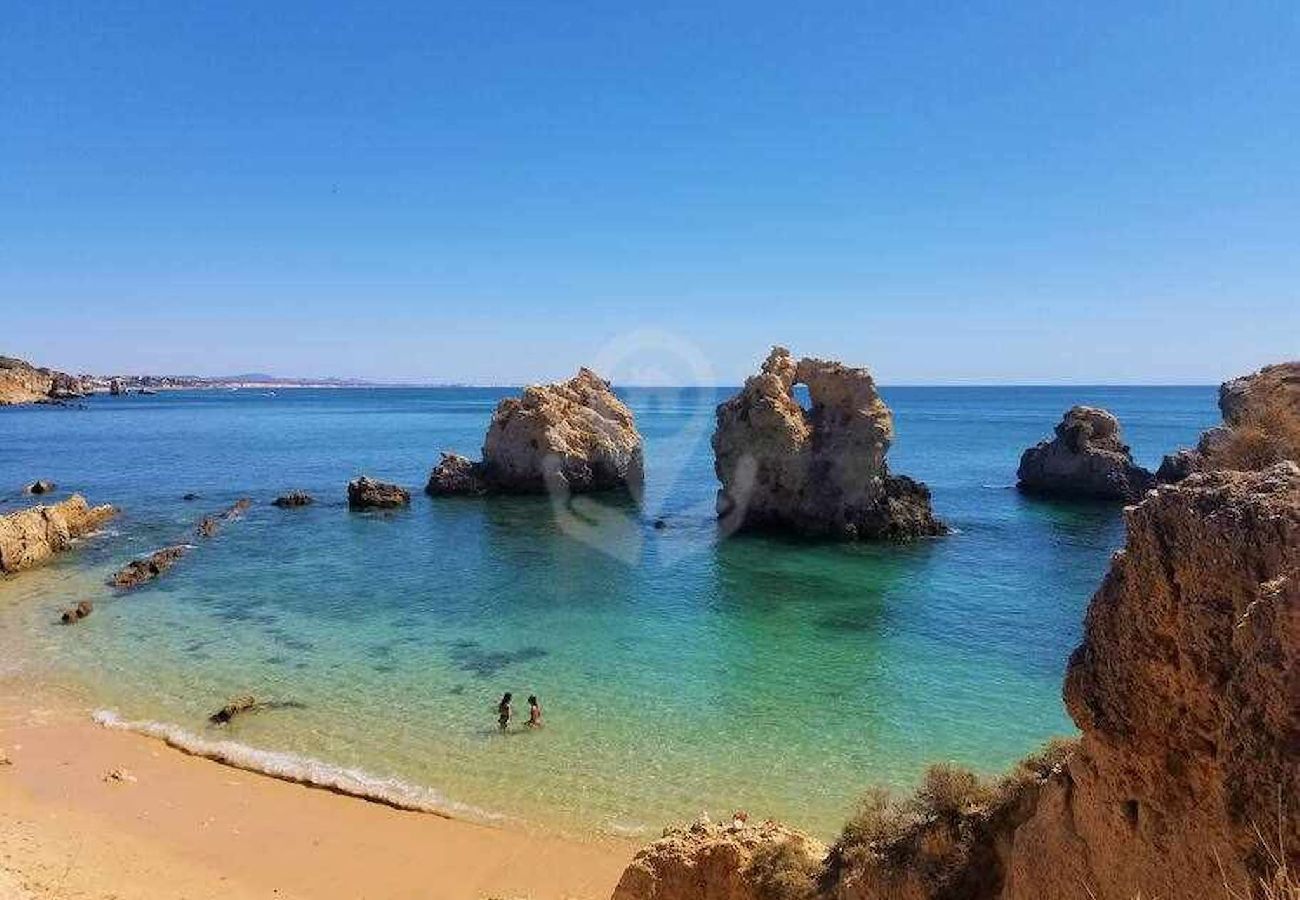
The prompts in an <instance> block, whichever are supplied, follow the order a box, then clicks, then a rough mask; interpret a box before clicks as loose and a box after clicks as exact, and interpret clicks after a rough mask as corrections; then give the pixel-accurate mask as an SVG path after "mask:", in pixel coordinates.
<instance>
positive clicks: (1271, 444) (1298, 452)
mask: <svg viewBox="0 0 1300 900" xmlns="http://www.w3.org/2000/svg"><path fill="white" fill-rule="evenodd" d="M1286 459H1294V460H1300V418H1297V417H1296V415H1295V414H1294V413H1293V412H1292V411H1291V410H1290V409H1289V408H1288V407H1286V406H1285V405H1283V404H1282V403H1281V402H1274V403H1270V404H1268V405H1265V406H1262V407H1260V408H1259V409H1256V410H1254V411H1252V412H1251V413H1250V415H1249V416H1247V417H1246V419H1245V420H1244V421H1242V422H1241V423H1240V424H1238V425H1237V426H1235V427H1233V428H1230V429H1228V432H1227V434H1226V435H1224V437H1223V438H1222V439H1221V440H1218V441H1215V442H1214V444H1213V445H1212V446H1210V447H1209V448H1208V451H1207V453H1206V462H1207V464H1208V467H1209V468H1211V469H1235V470H1238V471H1248V472H1254V471H1259V470H1260V469H1267V468H1268V467H1269V466H1271V465H1273V464H1274V463H1278V462H1281V461H1283V460H1286Z"/></svg>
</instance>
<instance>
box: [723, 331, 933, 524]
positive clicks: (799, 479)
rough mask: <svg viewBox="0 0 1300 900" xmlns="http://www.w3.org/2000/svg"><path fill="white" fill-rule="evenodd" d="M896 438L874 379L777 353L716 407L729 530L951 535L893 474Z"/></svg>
mask: <svg viewBox="0 0 1300 900" xmlns="http://www.w3.org/2000/svg"><path fill="white" fill-rule="evenodd" d="M799 384H802V385H806V386H807V388H808V394H809V396H810V398H811V408H809V409H807V410H805V409H804V408H803V407H802V406H801V405H800V404H799V402H798V401H797V400H796V399H795V397H794V387H795V385H799ZM893 438H894V422H893V416H892V415H891V414H890V411H889V407H887V406H886V405H885V402H884V400H882V399H881V397H880V395H879V393H878V392H877V390H876V384H875V380H874V379H873V378H872V377H871V373H870V372H868V371H867V370H866V369H860V368H850V367H848V366H845V365H843V364H841V363H838V362H830V361H826V360H820V359H809V358H805V359H800V360H795V359H794V358H793V357H792V356H791V355H790V352H789V351H788V350H786V349H785V348H784V347H776V348H773V350H772V352H771V354H770V355H769V356H768V358H767V360H766V361H765V362H764V363H763V367H762V370H761V371H760V372H759V374H757V375H755V376H752V377H751V378H749V379H747V380H746V382H745V386H744V388H742V390H741V391H740V393H739V394H737V395H736V396H734V397H732V398H731V399H730V400H727V401H726V402H724V403H722V404H720V405H719V406H718V408H717V428H716V430H715V432H714V434H713V452H714V470H715V472H716V473H717V477H718V481H719V482H721V484H722V487H721V489H720V490H719V491H718V514H719V517H720V518H721V519H722V520H723V522H724V527H727V528H728V529H729V530H747V529H750V530H760V529H766V530H775V531H789V532H793V533H797V534H806V535H813V536H821V537H832V538H839V539H848V540H859V539H861V540H878V539H886V540H907V539H910V538H917V537H926V536H933V535H940V534H945V533H946V532H947V528H946V527H945V526H944V525H943V523H942V522H940V521H939V520H938V519H937V518H935V516H934V511H933V510H932V508H931V505H930V491H929V489H928V488H927V487H926V486H925V485H924V484H922V483H921V482H919V481H915V480H913V479H911V478H907V477H905V476H897V475H891V474H890V472H889V468H888V465H887V463H886V461H885V455H886V453H887V452H888V451H889V446H890V444H891V443H892V441H893Z"/></svg>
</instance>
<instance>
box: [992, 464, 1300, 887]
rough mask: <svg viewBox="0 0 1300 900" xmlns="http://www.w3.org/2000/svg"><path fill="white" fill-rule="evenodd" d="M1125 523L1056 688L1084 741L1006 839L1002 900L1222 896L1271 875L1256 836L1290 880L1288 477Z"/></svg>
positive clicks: (1292, 529) (1278, 474)
mask: <svg viewBox="0 0 1300 900" xmlns="http://www.w3.org/2000/svg"><path fill="white" fill-rule="evenodd" d="M1125 515H1126V519H1127V524H1128V539H1127V542H1126V544H1125V547H1124V549H1123V550H1122V551H1121V552H1120V553H1118V554H1116V556H1115V557H1114V559H1113V560H1112V563H1111V569H1110V573H1109V574H1108V575H1107V576H1106V579H1105V581H1104V582H1103V583H1102V586H1101V589H1100V590H1099V591H1098V592H1097V594H1096V595H1095V596H1094V597H1093V599H1092V603H1091V604H1090V605H1089V608H1088V616H1087V621H1086V624H1085V629H1084V639H1083V643H1082V645H1081V646H1080V647H1079V648H1078V649H1077V650H1075V652H1074V654H1073V655H1072V656H1071V658H1070V664H1069V668H1068V670H1067V673H1066V679H1065V701H1066V706H1067V708H1068V709H1069V712H1070V715H1071V717H1073V719H1074V721H1075V723H1076V724H1077V725H1078V726H1079V728H1080V730H1081V731H1082V732H1083V737H1082V741H1081V743H1080V747H1079V750H1078V752H1077V753H1076V754H1075V755H1074V756H1073V757H1072V758H1071V760H1070V764H1069V767H1068V771H1067V773H1066V774H1065V775H1064V776H1062V777H1061V778H1059V779H1057V781H1056V782H1055V783H1054V784H1052V785H1051V786H1050V788H1049V789H1048V790H1047V791H1046V792H1045V795H1044V799H1043V800H1042V801H1041V802H1040V803H1039V806H1038V811H1037V813H1036V815H1035V817H1034V818H1033V819H1032V820H1030V821H1029V822H1028V823H1027V824H1025V825H1024V826H1022V827H1021V828H1020V829H1019V830H1018V831H1017V832H1016V835H1015V840H1014V847H1013V849H1012V852H1011V864H1010V867H1009V876H1008V883H1007V889H1006V893H1005V895H1004V896H1005V897H1006V898H1007V900H1029V898H1037V897H1059V898H1062V900H1085V898H1087V897H1090V896H1096V897H1134V896H1137V895H1139V894H1141V895H1142V896H1144V897H1155V896H1161V897H1208V896H1221V895H1223V893H1224V888H1223V885H1224V884H1225V883H1227V884H1229V885H1231V886H1233V887H1234V888H1235V889H1237V890H1243V889H1244V888H1245V887H1246V885H1252V886H1253V885H1254V884H1255V883H1256V879H1257V878H1259V877H1263V876H1267V875H1271V874H1272V871H1273V868H1275V867H1274V866H1273V865H1272V864H1270V862H1269V860H1268V859H1267V854H1266V852H1265V849H1264V847H1262V846H1261V843H1260V841H1261V835H1263V836H1264V838H1265V839H1268V840H1270V841H1271V842H1272V843H1273V845H1274V849H1275V850H1276V846H1277V843H1278V842H1279V841H1280V842H1281V846H1282V847H1284V848H1285V851H1284V852H1285V855H1286V856H1287V858H1288V861H1289V863H1290V868H1291V871H1293V872H1294V871H1296V869H1297V866H1300V810H1298V809H1297V807H1296V805H1295V804H1296V798H1297V797H1298V796H1300V771H1298V770H1297V766H1296V760H1297V752H1298V751H1300V745H1297V735H1300V467H1297V466H1296V465H1295V464H1294V463H1290V462H1286V463H1280V464H1278V465H1275V466H1273V467H1272V468H1270V469H1267V470H1265V471H1262V472H1251V473H1242V472H1211V473H1206V474H1198V475H1193V476H1191V477H1190V478H1188V479H1187V480H1186V481H1184V482H1183V483H1182V484H1180V485H1177V486H1172V487H1163V488H1161V489H1159V490H1158V491H1157V492H1156V493H1155V494H1153V495H1151V496H1150V497H1149V498H1148V499H1147V500H1146V502H1144V503H1142V504H1141V505H1140V506H1137V507H1134V508H1132V509H1130V510H1127V511H1126V514H1125ZM1279 804H1282V806H1281V807H1280V806H1279ZM1257 829H1258V830H1257ZM1279 832H1280V833H1279Z"/></svg>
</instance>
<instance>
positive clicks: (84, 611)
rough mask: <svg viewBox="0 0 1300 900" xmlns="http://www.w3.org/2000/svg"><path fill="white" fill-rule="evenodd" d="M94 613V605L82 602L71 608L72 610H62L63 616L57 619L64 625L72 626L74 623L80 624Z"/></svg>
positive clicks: (87, 601)
mask: <svg viewBox="0 0 1300 900" xmlns="http://www.w3.org/2000/svg"><path fill="white" fill-rule="evenodd" d="M94 611H95V604H93V603H91V602H90V601H89V600H82V601H81V602H80V603H78V604H77V605H76V606H74V607H72V609H67V610H64V611H63V615H62V616H60V617H59V620H60V621H61V622H63V624H64V625H72V624H75V623H76V622H80V621H81V620H82V619H84V618H86V616H88V615H90V614H91V613H92V612H94Z"/></svg>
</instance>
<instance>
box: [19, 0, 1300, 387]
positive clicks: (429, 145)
mask: <svg viewBox="0 0 1300 900" xmlns="http://www.w3.org/2000/svg"><path fill="white" fill-rule="evenodd" d="M2 19H3V23H2V24H0V353H9V354H11V355H19V356H25V357H28V358H31V359H33V360H34V361H37V362H39V363H44V364H48V365H53V366H56V367H59V368H65V369H70V370H74V371H96V372H102V371H152V372H193V373H200V374H221V373H228V372H243V371H268V372H271V373H274V374H281V375H342V376H356V377H368V378H376V379H405V380H414V381H462V382H476V383H518V382H521V381H529V380H536V379H549V378H554V377H559V376H562V375H565V374H567V373H569V372H571V371H572V370H573V368H574V367H576V366H577V365H578V364H579V363H583V362H588V363H589V362H592V361H595V360H600V359H604V360H609V359H615V358H618V359H619V360H620V362H619V363H618V365H615V366H614V368H616V369H620V371H617V372H615V373H611V374H614V375H615V377H616V378H621V379H623V380H627V381H632V380H643V381H656V380H661V379H668V380H670V381H679V380H689V379H685V378H680V377H679V375H678V374H677V373H678V372H679V369H680V368H681V363H680V359H683V358H685V359H692V360H695V361H696V363H698V362H699V361H703V369H704V370H705V371H707V373H708V377H710V378H712V379H713V380H716V381H717V382H722V383H735V382H736V381H738V380H739V379H740V378H741V377H742V376H743V375H744V374H745V373H746V372H747V371H750V370H752V369H753V367H754V366H755V365H756V363H757V362H758V360H760V359H761V358H762V357H763V355H764V354H765V352H766V350H767V348H768V346H769V345H771V344H773V343H783V344H786V345H788V346H790V347H791V349H792V350H794V351H795V352H796V353H799V354H808V355H822V356H830V357H835V358H840V359H843V360H845V361H848V362H852V363H857V364H864V365H868V366H870V367H871V368H872V369H874V370H875V372H876V374H877V376H878V378H879V379H880V380H881V381H883V382H885V383H894V384H899V383H935V382H937V383H952V382H1169V383H1172V382H1199V383H1208V382H1217V381H1219V380H1221V379H1222V378H1224V377H1227V376H1230V375H1234V374H1240V373H1243V372H1246V371H1249V370H1251V369H1254V368H1256V367H1258V366H1259V365H1262V364H1264V363H1267V362H1271V361H1277V360H1279V359H1283V358H1296V357H1300V4H1297V3H1295V2H1294V0H1289V2H1279V3H1255V2H1236V3H1226V2H1225V3H1202V2H1195V0H1190V2H1179V3H1134V2H1131V0H1125V2H1091V3H1077V2H1074V3H1057V4H1052V3H1042V2H1004V3H998V4H989V3H981V2H972V3H962V4H959V3H941V4H926V3H910V2H906V3H905V2H899V3H893V4H883V3H873V2H863V0H859V2H853V3H820V2H781V3H766V2H758V0H747V2H733V0H726V2H707V0H696V2H689V3H681V2H672V0H670V2H654V3H582V2H566V3H506V4H500V3H492V2H481V0H480V2H473V3H458V4H447V3H436V2H428V0H421V2H414V3H378V2H368V3H364V4H362V3H356V4H345V3H329V2H312V3H308V2H286V3H270V2H266V0H257V2H249V3H245V2H220V3H203V4H198V3H195V4H189V3H183V2H176V0H168V2H159V3H132V2H122V3H100V2H84V0H83V2H78V3H63V2H55V0H41V2H32V3H19V2H16V0H15V2H8V3H6V4H5V5H4V12H3V17H2ZM644 329H653V330H655V331H656V332H657V333H658V334H659V336H660V337H659V338H657V339H647V338H646V337H645V334H646V332H644V331H643V330H644ZM626 347H632V348H633V350H635V351H638V352H639V353H640V357H641V361H640V362H638V363H637V364H636V365H634V366H631V367H628V366H626V365H624V363H623V362H622V361H621V360H622V359H623V357H624V356H625V355H626V354H624V353H623V349H620V348H626ZM611 348H613V349H611ZM656 348H663V349H664V356H663V359H662V360H659V361H656V358H655V355H656ZM633 355H636V354H635V353H634V354H633ZM670 358H674V359H677V360H678V361H675V362H674V361H670ZM695 369H696V370H700V366H699V365H698V364H696V365H695Z"/></svg>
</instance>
